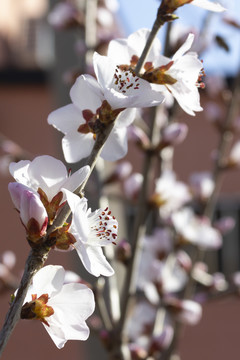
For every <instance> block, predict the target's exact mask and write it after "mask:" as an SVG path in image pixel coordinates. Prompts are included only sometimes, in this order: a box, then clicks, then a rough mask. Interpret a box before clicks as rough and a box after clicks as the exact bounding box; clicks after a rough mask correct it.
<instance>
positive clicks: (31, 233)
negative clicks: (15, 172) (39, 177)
mask: <svg viewBox="0 0 240 360" xmlns="http://www.w3.org/2000/svg"><path fill="white" fill-rule="evenodd" d="M8 190H9V192H10V196H11V198H12V201H13V203H14V205H15V207H16V208H17V210H18V211H19V212H20V218H21V221H22V223H23V225H24V227H25V228H26V231H27V234H28V238H29V240H31V241H33V242H36V241H37V240H38V239H39V238H41V237H42V236H44V234H45V233H46V229H47V224H48V215H47V211H46V209H45V207H44V206H43V203H42V202H41V200H40V198H39V196H38V194H36V193H34V192H32V191H31V189H29V188H28V187H27V186H25V185H22V184H20V183H17V182H13V183H9V185H8Z"/></svg>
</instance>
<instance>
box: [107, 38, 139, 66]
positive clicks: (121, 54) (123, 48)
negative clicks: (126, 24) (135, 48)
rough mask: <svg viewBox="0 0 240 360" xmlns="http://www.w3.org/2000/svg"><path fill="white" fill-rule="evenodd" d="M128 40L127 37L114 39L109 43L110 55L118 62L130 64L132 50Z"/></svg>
mask: <svg viewBox="0 0 240 360" xmlns="http://www.w3.org/2000/svg"><path fill="white" fill-rule="evenodd" d="M127 42H128V41H127V39H114V40H111V41H110V43H109V45H108V56H109V57H110V58H111V59H113V60H114V61H115V62H116V63H118V64H130V59H131V52H130V51H129V49H128V46H127ZM132 55H133V54H132Z"/></svg>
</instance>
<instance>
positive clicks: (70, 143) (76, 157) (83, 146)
mask: <svg viewBox="0 0 240 360" xmlns="http://www.w3.org/2000/svg"><path fill="white" fill-rule="evenodd" d="M93 145H94V140H93V134H92V133H89V134H81V133H79V132H75V133H71V134H68V135H66V136H64V138H63V139H62V149H63V153H64V158H65V160H66V161H67V162H68V163H75V162H78V161H80V160H82V159H84V158H86V157H87V156H88V155H90V153H91V150H92V148H93Z"/></svg>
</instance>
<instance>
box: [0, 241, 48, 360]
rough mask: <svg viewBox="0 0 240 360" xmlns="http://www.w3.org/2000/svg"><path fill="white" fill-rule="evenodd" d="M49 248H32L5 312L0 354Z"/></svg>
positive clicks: (0, 337) (18, 318)
mask: <svg viewBox="0 0 240 360" xmlns="http://www.w3.org/2000/svg"><path fill="white" fill-rule="evenodd" d="M48 253H49V248H47V247H40V248H39V249H38V250H37V251H36V250H35V249H32V250H31V251H30V254H29V256H28V259H27V261H26V265H25V270H24V274H23V277H22V280H21V284H20V286H19V289H18V292H17V294H16V297H15V299H14V300H13V302H12V304H11V306H10V309H9V311H8V313H7V316H6V319H5V322H4V325H3V328H2V330H1V332H0V356H1V354H2V352H3V350H4V348H5V346H6V344H7V342H8V339H9V337H10V335H11V334H12V332H13V330H14V328H15V326H16V324H17V322H18V321H19V320H20V314H21V308H22V305H23V302H24V299H25V297H26V293H27V290H28V287H29V285H30V283H31V280H32V278H33V276H34V274H35V273H36V272H37V271H38V270H40V269H41V267H42V266H43V265H44V263H45V261H46V260H47V257H48Z"/></svg>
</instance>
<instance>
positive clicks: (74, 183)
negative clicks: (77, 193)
mask: <svg viewBox="0 0 240 360" xmlns="http://www.w3.org/2000/svg"><path fill="white" fill-rule="evenodd" d="M89 171H90V167H89V166H88V165H86V166H83V167H82V168H80V169H78V170H77V171H76V172H75V173H73V174H72V175H71V176H69V178H68V179H67V180H66V181H65V183H64V188H65V189H68V190H70V191H74V190H76V189H77V187H78V186H79V185H81V184H82V183H83V181H84V180H85V179H86V177H87V175H88V174H89Z"/></svg>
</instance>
